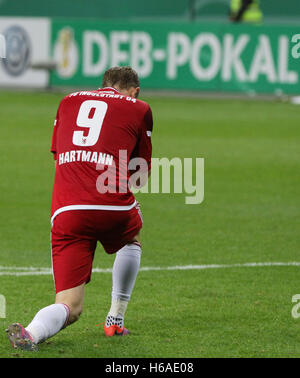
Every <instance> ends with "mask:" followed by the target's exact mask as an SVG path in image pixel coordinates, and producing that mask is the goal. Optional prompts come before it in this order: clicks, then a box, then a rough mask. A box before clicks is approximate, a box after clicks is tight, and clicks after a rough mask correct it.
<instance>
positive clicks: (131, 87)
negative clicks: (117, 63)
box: [102, 66, 140, 97]
mask: <svg viewBox="0 0 300 378" xmlns="http://www.w3.org/2000/svg"><path fill="white" fill-rule="evenodd" d="M105 87H113V88H116V89H117V90H119V91H120V92H122V93H125V94H127V95H129V96H131V97H138V95H139V92H140V80H139V77H138V74H137V72H136V71H135V70H134V69H133V68H131V67H129V66H123V67H112V68H109V69H108V70H107V71H105V73H104V76H103V80H102V88H105Z"/></svg>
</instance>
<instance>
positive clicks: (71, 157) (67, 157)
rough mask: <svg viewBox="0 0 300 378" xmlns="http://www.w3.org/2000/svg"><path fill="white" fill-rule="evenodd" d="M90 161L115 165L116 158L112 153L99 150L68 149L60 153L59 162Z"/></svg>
mask: <svg viewBox="0 0 300 378" xmlns="http://www.w3.org/2000/svg"><path fill="white" fill-rule="evenodd" d="M76 161H80V162H88V163H95V164H103V165H113V163H114V158H113V156H112V155H109V154H105V153H102V152H97V151H94V152H92V151H85V150H76V151H74V150H73V151H67V152H62V153H60V154H59V155H58V164H59V165H62V164H66V163H72V162H76Z"/></svg>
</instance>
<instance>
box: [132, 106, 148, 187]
mask: <svg viewBox="0 0 300 378" xmlns="http://www.w3.org/2000/svg"><path fill="white" fill-rule="evenodd" d="M152 130H153V117H152V111H151V108H150V107H149V105H148V107H147V110H146V112H145V114H144V117H143V120H142V122H141V127H140V136H139V140H138V142H137V145H136V147H135V149H134V151H133V154H132V156H131V158H138V161H139V160H140V164H139V163H138V164H137V165H138V166H137V167H135V166H134V167H132V168H133V169H130V175H131V176H133V175H135V176H136V174H137V172H138V176H137V177H138V178H137V179H136V178H135V180H131V184H132V185H133V186H135V187H140V186H143V185H145V184H146V182H147V179H148V177H150V174H151V156H152V142H151V135H152ZM141 184H142V185H141Z"/></svg>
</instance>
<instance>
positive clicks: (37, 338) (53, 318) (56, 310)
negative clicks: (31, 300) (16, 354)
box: [26, 303, 69, 344]
mask: <svg viewBox="0 0 300 378" xmlns="http://www.w3.org/2000/svg"><path fill="white" fill-rule="evenodd" d="M68 317H69V308H68V306H67V305H65V304H63V303H57V304H52V305H50V306H47V307H44V308H43V309H41V310H40V311H39V312H38V313H37V314H36V315H35V317H34V318H33V320H32V322H31V323H30V324H29V325H28V326H27V327H26V330H27V331H28V332H29V333H30V334H31V336H32V337H33V340H34V342H35V343H36V344H38V343H40V342H43V341H45V340H46V339H48V338H49V337H51V336H53V335H55V334H56V333H57V332H59V331H60V330H61V329H62V328H64V326H65V324H66V322H67V320H68Z"/></svg>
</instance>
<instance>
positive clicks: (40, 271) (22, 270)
mask: <svg viewBox="0 0 300 378" xmlns="http://www.w3.org/2000/svg"><path fill="white" fill-rule="evenodd" d="M265 266H300V262H299V261H290V262H252V263H243V264H208V265H175V266H148V267H147V266H144V267H141V268H140V271H142V272H149V271H168V270H169V271H170V270H204V269H225V268H256V267H265ZM111 272H112V269H110V268H108V269H103V268H93V273H111ZM51 274H52V269H51V268H43V267H33V266H30V267H20V266H0V276H41V275H51Z"/></svg>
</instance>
